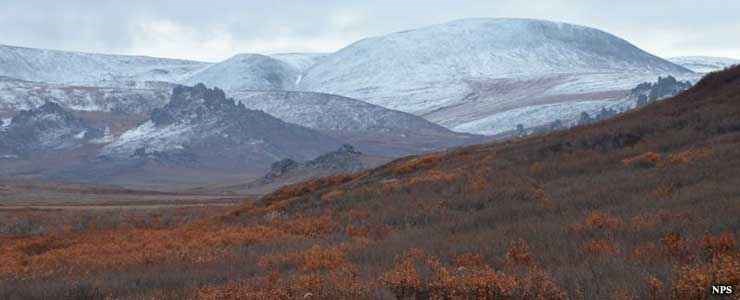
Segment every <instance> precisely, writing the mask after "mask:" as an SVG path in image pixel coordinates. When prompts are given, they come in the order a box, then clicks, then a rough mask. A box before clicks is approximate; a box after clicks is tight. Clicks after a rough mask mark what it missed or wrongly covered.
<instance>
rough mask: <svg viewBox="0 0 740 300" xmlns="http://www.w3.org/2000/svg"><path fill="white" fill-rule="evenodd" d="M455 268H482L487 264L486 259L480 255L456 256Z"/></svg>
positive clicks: (466, 254)
mask: <svg viewBox="0 0 740 300" xmlns="http://www.w3.org/2000/svg"><path fill="white" fill-rule="evenodd" d="M454 261H455V267H458V268H460V267H463V268H471V269H474V268H480V267H482V266H484V265H485V264H486V262H485V259H484V258H483V256H482V255H480V254H478V253H463V254H460V255H458V256H455V259H454Z"/></svg>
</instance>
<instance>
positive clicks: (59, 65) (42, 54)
mask: <svg viewBox="0 0 740 300" xmlns="http://www.w3.org/2000/svg"><path fill="white" fill-rule="evenodd" d="M210 65H211V64H210V63H205V62H198V61H188V60H180V59H168V58H154V57H147V56H129V55H108V54H93V53H82V52H70V51H58V50H46V49H34V48H25V47H14V46H4V45H0V76H7V77H12V78H17V79H23V80H28V81H40V82H47V83H60V84H73V85H90V86H115V87H140V86H141V85H142V84H144V83H145V82H147V81H165V82H180V81H182V80H184V79H186V78H188V77H190V76H192V74H193V73H196V72H198V71H200V70H202V69H204V68H207V67H208V66H210Z"/></svg>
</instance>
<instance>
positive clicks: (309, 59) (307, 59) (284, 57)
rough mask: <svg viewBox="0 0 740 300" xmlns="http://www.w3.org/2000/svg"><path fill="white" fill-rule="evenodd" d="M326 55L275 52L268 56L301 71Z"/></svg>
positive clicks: (326, 54)
mask: <svg viewBox="0 0 740 300" xmlns="http://www.w3.org/2000/svg"><path fill="white" fill-rule="evenodd" d="M328 55H329V53H275V54H270V55H269V56H270V57H272V58H274V59H277V60H280V61H283V62H285V63H287V64H289V65H291V66H293V67H294V68H296V69H298V71H300V72H301V73H303V72H305V71H306V70H308V69H309V68H311V67H313V65H315V64H316V63H318V62H320V61H321V60H322V59H324V58H326V57H327V56H328Z"/></svg>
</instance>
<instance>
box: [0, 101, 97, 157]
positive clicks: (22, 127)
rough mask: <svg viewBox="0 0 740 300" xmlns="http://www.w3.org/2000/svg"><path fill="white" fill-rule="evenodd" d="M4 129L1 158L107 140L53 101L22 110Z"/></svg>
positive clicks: (1, 139) (0, 139) (0, 143)
mask: <svg viewBox="0 0 740 300" xmlns="http://www.w3.org/2000/svg"><path fill="white" fill-rule="evenodd" d="M3 123H5V122H3ZM0 127H2V130H0V158H5V159H7V158H18V157H27V156H29V155H31V154H34V153H36V152H45V151H55V150H66V149H72V148H78V147H81V146H83V145H84V144H86V143H88V142H91V141H93V140H94V139H98V138H101V137H103V131H101V130H99V129H96V128H93V127H92V126H90V125H89V124H87V123H86V122H85V121H84V120H82V119H80V118H78V117H76V116H74V115H73V114H72V113H71V112H69V111H66V110H65V109H63V108H62V107H61V106H60V105H59V104H56V103H53V102H47V103H45V104H44V105H41V106H39V107H36V108H33V109H30V110H24V111H21V112H20V113H19V114H18V115H17V116H15V117H13V119H12V120H10V122H9V124H3V126H0Z"/></svg>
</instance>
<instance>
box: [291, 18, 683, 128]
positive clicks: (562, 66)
mask: <svg viewBox="0 0 740 300" xmlns="http://www.w3.org/2000/svg"><path fill="white" fill-rule="evenodd" d="M664 74H673V75H674V76H694V75H692V72H691V71H689V70H688V69H686V68H683V67H681V66H678V65H676V64H673V63H671V62H668V61H666V60H664V59H662V58H659V57H656V56H654V55H651V54H649V53H647V52H645V51H643V50H641V49H639V48H637V47H635V46H634V45H632V44H630V43H628V42H627V41H625V40H623V39H620V38H618V37H616V36H613V35H611V34H608V33H606V32H603V31H600V30H597V29H593V28H588V27H583V26H578V25H571V24H566V23H556V22H549V21H541V20H529V19H464V20H458V21H453V22H449V23H445V24H440V25H434V26H429V27H424V28H420V29H415V30H409V31H403V32H397V33H392V34H388V35H384V36H379V37H373V38H367V39H363V40H361V41H358V42H356V43H354V44H352V45H349V46H347V47H345V48H343V49H341V50H339V51H337V52H336V53H333V54H330V55H329V56H327V57H326V58H324V59H323V60H322V61H320V62H319V63H317V64H316V65H314V66H313V67H312V68H311V69H309V70H308V71H307V72H306V74H305V76H304V77H303V79H302V80H301V82H300V84H299V89H301V90H310V91H318V92H325V93H331V94H337V95H343V96H347V97H351V98H356V99H360V100H363V101H367V102H370V103H373V104H377V105H380V106H384V107H387V108H391V109H397V110H401V111H405V112H409V113H413V114H416V115H420V116H424V117H425V118H427V119H429V120H431V121H433V122H436V123H439V124H442V125H444V126H446V127H448V128H451V129H455V130H459V131H465V132H473V133H484V132H485V133H490V132H491V131H492V130H491V129H490V127H502V126H506V128H494V131H495V130H509V129H511V128H514V127H515V125H516V124H515V123H514V124H512V122H515V121H513V120H512V121H510V122H509V123H508V124H507V123H504V124H501V123H500V122H499V123H496V122H493V121H495V120H490V119H489V120H486V118H495V117H496V114H499V113H504V112H506V111H511V110H513V109H517V108H525V107H535V106H538V105H550V104H560V103H567V104H568V105H570V104H573V106H574V109H573V110H578V108H577V105H578V104H579V103H581V102H584V103H586V102H588V101H605V100H619V99H622V97H623V96H624V92H625V91H626V90H629V89H631V88H633V87H634V86H635V85H637V84H638V83H641V82H644V81H652V80H655V79H656V78H657V77H658V76H659V75H664ZM602 105H603V104H602ZM542 107H543V108H544V109H548V110H550V109H549V107H547V106H542ZM559 112H560V110H558V109H552V110H550V116H549V119H550V121H552V120H554V119H556V118H558V117H559V116H560V113H559ZM518 120H519V122H521V123H523V124H525V125H527V124H529V123H534V121H530V120H527V117H526V116H522V117H520V118H518ZM472 122H478V124H475V126H473V125H472V124H471V123H472Z"/></svg>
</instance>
